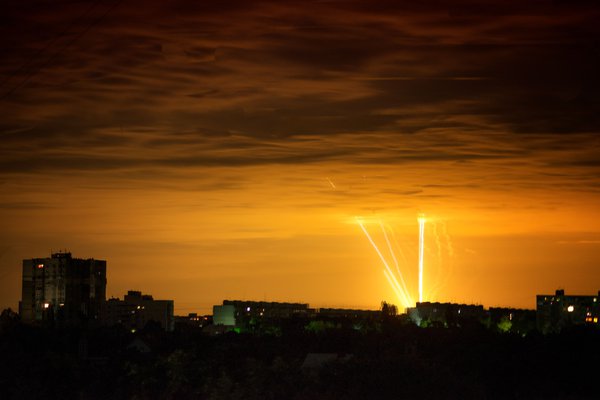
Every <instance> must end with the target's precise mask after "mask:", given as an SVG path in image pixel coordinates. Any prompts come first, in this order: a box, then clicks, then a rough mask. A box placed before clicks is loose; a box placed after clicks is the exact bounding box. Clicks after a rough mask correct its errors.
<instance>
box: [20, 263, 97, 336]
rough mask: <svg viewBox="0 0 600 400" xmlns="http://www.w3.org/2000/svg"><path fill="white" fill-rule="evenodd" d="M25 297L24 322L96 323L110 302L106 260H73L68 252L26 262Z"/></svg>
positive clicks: (24, 274)
mask: <svg viewBox="0 0 600 400" xmlns="http://www.w3.org/2000/svg"><path fill="white" fill-rule="evenodd" d="M21 297H22V300H21V302H20V303H19V313H20V315H21V319H22V320H23V321H24V322H29V323H32V322H42V321H54V322H56V323H59V324H64V325H73V326H82V325H86V324H88V323H94V322H96V321H97V320H98V318H99V313H100V309H101V306H102V304H103V303H104V301H105V299H106V261H104V260H95V259H93V258H88V259H80V258H73V257H72V256H71V253H67V252H64V253H63V252H60V253H53V254H51V256H50V257H49V258H32V259H29V260H23V286H22V296H21Z"/></svg>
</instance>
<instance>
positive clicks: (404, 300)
mask: <svg viewBox="0 0 600 400" xmlns="http://www.w3.org/2000/svg"><path fill="white" fill-rule="evenodd" d="M356 222H357V223H358V225H359V226H360V229H362V231H363V232H364V234H365V236H366V237H367V239H369V242H370V243H371V245H372V246H373V248H374V249H375V251H376V252H377V255H379V258H380V259H381V262H382V263H383V265H384V266H385V269H386V272H387V273H388V274H389V279H390V280H391V282H393V283H390V284H391V285H392V288H393V289H394V291H396V290H397V295H399V296H398V300H400V302H401V303H402V304H403V305H404V306H405V307H409V306H410V305H411V303H410V302H409V301H408V298H407V296H406V293H403V291H402V289H401V288H400V285H399V284H398V280H397V279H396V277H395V276H394V273H393V272H392V270H391V269H390V266H389V265H388V263H387V262H386V261H385V257H384V256H383V254H381V251H380V250H379V247H377V245H376V244H375V242H374V241H373V239H372V238H371V235H369V232H368V231H367V229H366V228H365V226H364V225H363V223H362V222H361V221H360V220H359V219H358V218H356Z"/></svg>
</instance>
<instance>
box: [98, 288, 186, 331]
mask: <svg viewBox="0 0 600 400" xmlns="http://www.w3.org/2000/svg"><path fill="white" fill-rule="evenodd" d="M173 308H174V302H173V300H154V298H153V297H152V296H151V295H149V294H142V292H139V291H135V290H130V291H128V292H127V294H126V295H125V297H124V298H123V300H120V299H118V298H111V299H108V300H107V301H106V303H105V304H104V307H103V310H102V321H103V322H104V324H106V325H109V326H112V325H117V324H122V325H123V326H125V327H126V328H127V329H130V330H132V331H136V330H139V329H142V328H144V327H145V326H146V324H147V323H148V322H150V321H154V322H157V323H159V324H160V326H161V328H162V329H164V330H165V331H172V330H173V328H174V326H175V319H174V316H173Z"/></svg>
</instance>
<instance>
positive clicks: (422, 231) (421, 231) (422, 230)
mask: <svg viewBox="0 0 600 400" xmlns="http://www.w3.org/2000/svg"><path fill="white" fill-rule="evenodd" d="M417 220H418V221H419V303H422V302H423V242H424V238H425V215H424V214H421V215H419V217H418V219H417Z"/></svg>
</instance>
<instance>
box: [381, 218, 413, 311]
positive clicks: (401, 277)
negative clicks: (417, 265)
mask: <svg viewBox="0 0 600 400" xmlns="http://www.w3.org/2000/svg"><path fill="white" fill-rule="evenodd" d="M379 226H380V227H381V230H382V231H383V236H384V237H385V242H386V243H387V246H388V249H389V250H390V254H391V255H392V259H393V260H394V264H395V265H396V271H397V272H398V277H399V278H400V283H401V284H402V289H403V292H404V293H405V294H406V297H407V299H408V301H409V304H411V305H412V304H413V301H412V298H411V297H410V294H409V291H408V289H407V287H406V282H405V281H404V277H403V276H402V272H401V271H400V265H399V264H398V260H397V259H396V254H395V253H394V249H393V248H392V244H391V243H390V239H389V238H388V235H387V232H386V230H385V227H384V226H383V223H382V222H381V221H379Z"/></svg>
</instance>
